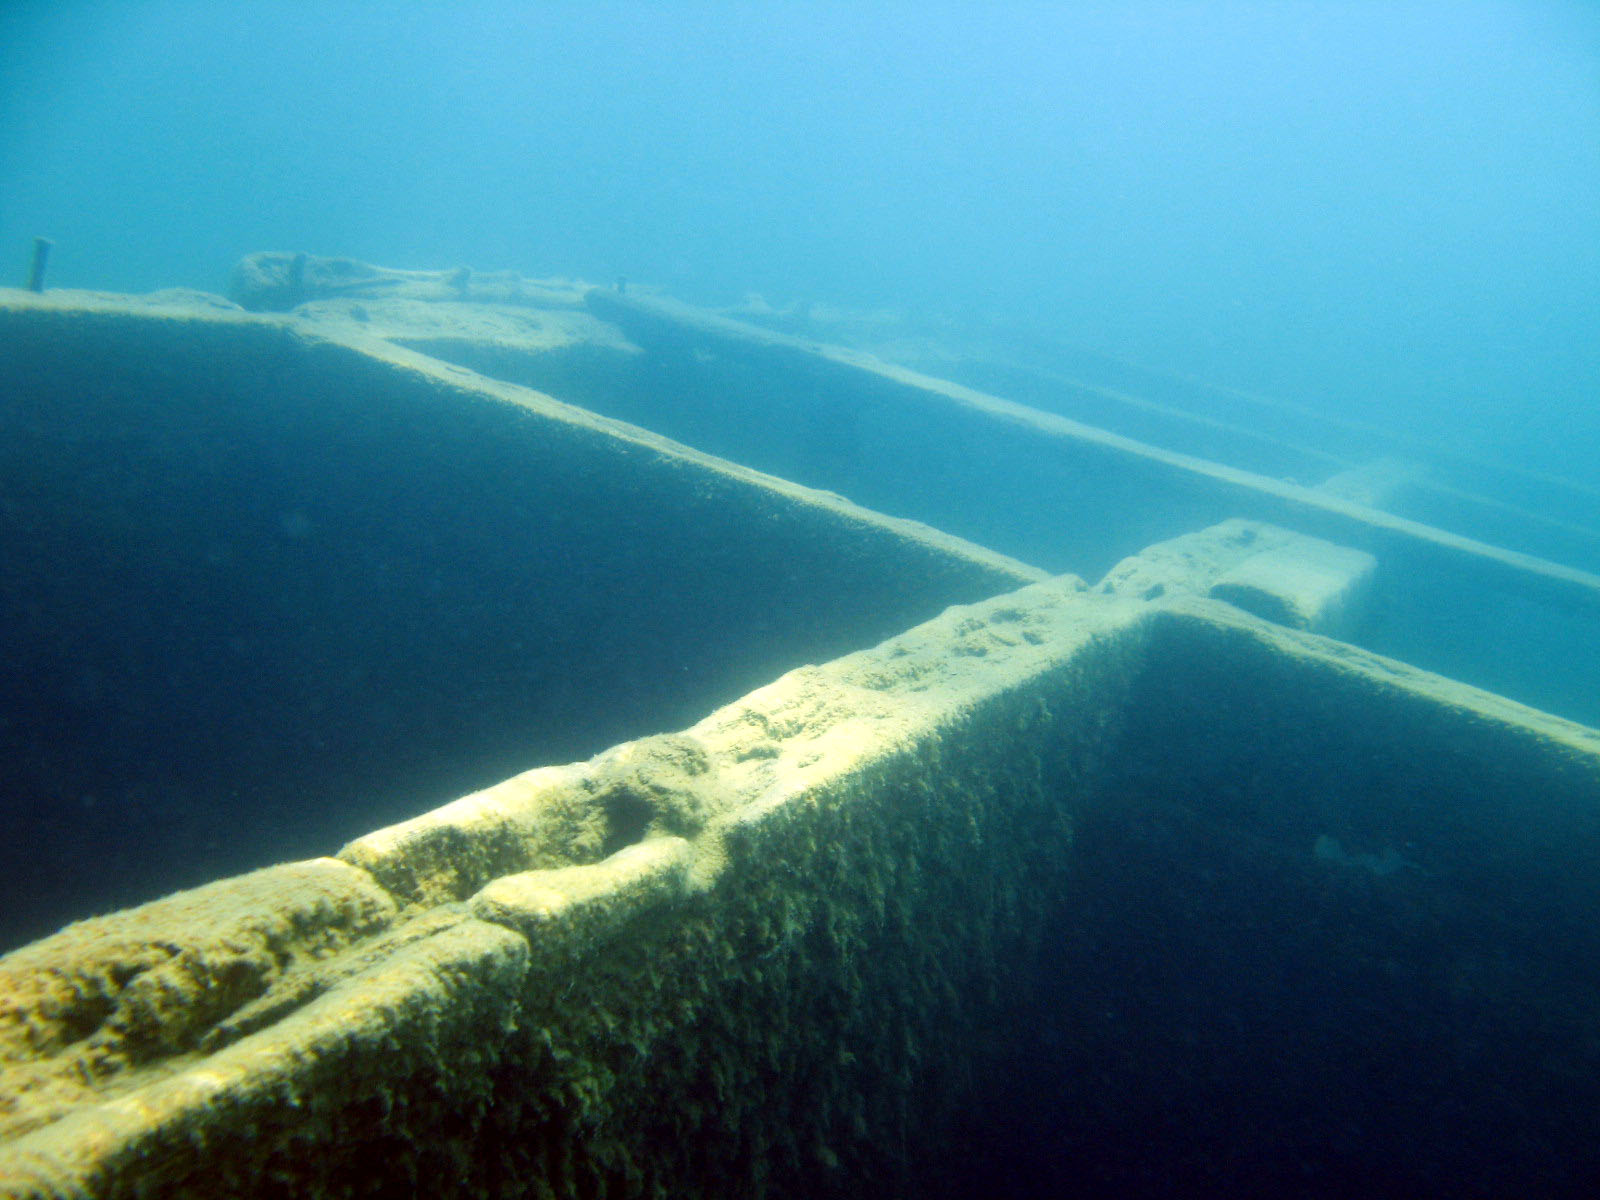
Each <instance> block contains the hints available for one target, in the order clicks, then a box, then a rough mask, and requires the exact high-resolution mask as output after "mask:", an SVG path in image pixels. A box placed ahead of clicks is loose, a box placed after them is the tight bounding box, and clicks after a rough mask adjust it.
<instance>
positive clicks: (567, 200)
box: [0, 0, 1600, 483]
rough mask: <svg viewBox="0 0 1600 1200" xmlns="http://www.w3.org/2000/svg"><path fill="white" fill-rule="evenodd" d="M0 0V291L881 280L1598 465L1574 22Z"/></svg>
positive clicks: (1559, 18) (736, 290) (1150, 10)
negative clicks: (461, 274) (299, 277)
mask: <svg viewBox="0 0 1600 1200" xmlns="http://www.w3.org/2000/svg"><path fill="white" fill-rule="evenodd" d="M0 14H3V15H0V272H3V275H10V276H13V277H14V278H13V279H3V275H0V279H3V281H4V282H8V283H9V282H17V283H20V282H21V280H22V278H23V277H24V275H25V273H26V269H27V260H28V254H29V250H30V246H31V238H32V237H33V236H34V235H45V236H49V237H51V238H53V239H55V241H56V243H57V246H56V251H55V255H54V258H53V260H52V263H51V272H50V282H51V283H52V284H54V285H59V286H75V287H95V288H106V289H114V290H148V289H154V288H159V287H168V286H174V285H184V286H192V287H201V288H206V289H209V290H215V291H220V290H222V289H223V288H224V287H225V284H226V278H227V272H228V270H229V268H230V266H231V264H232V263H233V262H234V261H235V260H236V259H237V258H239V257H240V256H241V255H244V254H246V253H249V252H252V251H256V250H263V249H287V250H305V251H308V252H311V253H314V254H324V255H349V256H353V257H356V258H361V259H365V260H368V261H372V262H377V263H381V264H384V265H389V266H410V267H431V268H437V267H448V266H455V265H462V264H464V265H471V266H473V267H474V268H476V269H480V270H494V269H503V268H511V269H515V270H519V271H521V272H523V273H524V274H528V275H572V276H577V277H581V278H586V279H590V280H595V281H609V280H611V279H613V278H615V277H618V276H627V277H629V278H630V279H634V280H639V281H648V282H653V283H658V284H662V285H665V286H667V287H668V288H670V289H672V290H673V291H675V292H677V293H678V294H680V295H682V296H685V297H687V298H690V299H695V300H700V301H705V302H713V303H715V302H723V301H733V300H737V299H738V298H739V297H741V296H742V295H743V294H744V293H746V292H749V291H755V292H759V293H761V294H763V295H764V296H766V297H767V298H768V299H769V300H771V301H772V302H774V303H783V302H787V301H791V300H794V299H810V300H817V301H824V302H831V303H835V304H843V305H854V306H892V307H897V308H899V309H901V310H904V311H907V312H910V313H920V314H936V315H951V316H955V317H957V318H958V319H963V320H965V319H971V320H972V321H974V322H975V323H979V322H981V323H985V324H987V323H990V322H993V321H997V320H998V321H1001V322H1007V323H1016V324H1017V325H1018V326H1026V327H1029V328H1032V329H1035V330H1040V329H1042V330H1049V331H1051V332H1052V333H1054V334H1056V335H1058V336H1059V337H1061V338H1062V339H1063V340H1065V341H1067V342H1070V343H1073V344H1076V345H1079V346H1082V347H1085V348H1088V349H1091V350H1095V351H1102V352H1106V353H1112V354H1116V355H1120V356H1124V357H1126V358H1130V359H1132V360H1134V361H1137V362H1141V363H1145V364H1149V365H1151V366H1155V367H1160V368H1164V369H1168V370H1173V371H1178V372H1182V373H1184V374H1187V375H1192V376H1195V377H1198V378H1201V379H1204V380H1207V381H1209V382H1212V383H1216V384H1219V385H1226V386H1232V387H1239V388H1245V389H1250V390H1252V391H1258V392H1261V393H1264V394H1266V395H1269V396H1273V397H1277V398H1282V399H1285V400H1292V401H1296V402H1301V403H1306V404H1310V405H1313V406H1315V407H1316V408H1318V409H1320V410H1321V411H1323V412H1325V413H1329V414H1332V415H1337V416H1341V417H1347V418H1353V419H1360V420H1376V421H1379V422H1381V423H1382V424H1384V425H1385V426H1387V427H1389V428H1392V429H1395V430H1397V431H1400V432H1407V433H1423V434H1425V435H1427V436H1428V437H1429V438H1430V439H1433V440H1436V441H1437V442H1438V443H1439V444H1440V445H1441V446H1444V447H1447V448H1449V449H1452V450H1456V451H1467V452H1471V453H1474V454H1478V455H1486V456H1493V457H1496V458H1499V459H1501V460H1503V461H1508V462H1514V463H1517V464H1519V465H1522V466H1527V467H1534V468H1538V469H1542V470H1550V471H1555V472H1559V473H1561V474H1564V475H1566V476H1568V477H1570V478H1574V479H1577V480H1580V481H1583V482H1590V483H1592V482H1594V481H1595V479H1596V477H1597V474H1600V473H1597V471H1596V469H1595V461H1596V459H1597V451H1600V6H1595V5H1586V4H1576V3H1566V4H1561V3H1549V2H1537V0H1529V2H1526V3H1510V2H1505V3H1481V2H1476V0H1467V2H1464V3H1463V2H1461V0H1449V2H1437V3H1410V2H1406V0H1398V2H1395V3H1382V4H1379V3H1359V2H1347V3H1320V4H1319V3H1296V2H1289V3H1282V2H1277V3H1265V2H1261V3H1229V2H1205V3H1186V4H1184V3H1160V4H1144V3H1129V4H1067V3H1061V4H1046V5H1023V4H1005V3H1002V4H968V5H937V4H910V3H906V4H874V3H855V4H800V3H780V4H753V3H747V4H707V3H690V2H684V3H656V4H647V3H633V4H616V3H599V4H575V3H574V4H544V3H509V2H502V3H466V4H444V3H434V4H424V3H414V2H413V3H406V2H400V3H364V4H357V3H341V2H332V3H310V2H309V0H306V2H292V0H281V2H275V3H273V2H269V3H239V4H213V3H197V2H191V0H145V2H129V3H95V2H88V0H62V2H58V3H40V2H34V0H8V2H7V3H6V4H5V5H4V6H3V7H0ZM7 262H9V263H10V266H9V267H7V266H5V265H4V264H5V263H7Z"/></svg>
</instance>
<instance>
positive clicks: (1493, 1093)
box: [0, 253, 1600, 1200]
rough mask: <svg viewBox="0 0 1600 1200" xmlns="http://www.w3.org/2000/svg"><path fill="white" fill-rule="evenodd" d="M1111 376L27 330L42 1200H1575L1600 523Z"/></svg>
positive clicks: (667, 308)
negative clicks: (1252, 1197)
mask: <svg viewBox="0 0 1600 1200" xmlns="http://www.w3.org/2000/svg"><path fill="white" fill-rule="evenodd" d="M1084 368H1085V364H1084V362H1083V361H1081V360H1074V359H1072V357H1071V355H1070V353H1069V352H1067V351H1065V350H1063V349H1062V348H1060V347H1052V346H1050V345H1044V344H1038V343H1035V344H1032V345H1030V346H1028V347H1025V348H1018V347H1017V346H1010V347H1004V348H997V347H996V346H995V345H994V344H992V342H990V341H984V340H981V339H977V338H972V339H969V340H966V341H963V339H962V338H961V336H960V331H952V330H948V329H946V330H940V331H936V332H935V333H934V334H930V333H929V332H928V331H927V330H925V329H909V328H906V327H904V326H902V325H899V324H896V323H895V322H893V321H888V320H883V319H879V318H863V317H860V316H858V315H852V314H844V313H834V312H830V311H827V310H824V309H822V308H820V307H819V306H811V307H808V308H805V309H797V310H789V311H785V312H781V313H780V312H776V311H775V310H773V309H772V308H771V307H770V306H767V305H765V304H757V303H751V304H749V305H747V306H745V308H744V309H742V310H741V311H739V312H737V313H727V312H723V313H718V312H710V311H707V310H704V309H700V308H695V307H693V306H690V305H687V304H684V303H682V302H679V301H677V300H674V299H672V298H670V297H668V296H666V295H664V294H662V293H660V292H658V291H654V290H652V289H650V288H649V287H646V286H643V285H640V284H638V283H632V284H630V285H629V286H628V287H627V288H626V289H625V290H624V289H620V288H617V287H590V286H587V285H584V284H581V283H578V282H574V281H567V280H538V279H525V278H522V277H520V276H518V275H516V274H514V273H511V272H499V273H477V272H473V271H470V270H467V269H464V268H457V269H449V270H444V271H400V270H390V269H385V268H378V267H372V266H369V265H366V264H361V263H357V262H353V261H351V260H345V259H324V258H317V257H313V256H310V255H306V254H280V253H268V254H259V255H253V256H251V257H250V258H248V259H246V260H244V261H243V262H242V263H240V264H239V266H238V268H237V269H236V271H235V275H234V282H233V286H232V295H231V298H229V299H224V298H222V297H217V296H209V295H205V294H202V293H194V292H184V291H172V292H158V293H154V294H152V295H149V296H122V295H110V294H102V293H90V292H78V291H70V290H62V289H52V290H49V291H45V292H38V293H36V292H32V291H28V290H25V289H15V290H0V396H3V397H4V402H3V404H0V433H3V438H0V445H3V446H4V448H5V449H4V453H5V454H6V456H7V461H6V469H5V471H4V473H3V475H0V537H3V539H4V540H3V546H0V550H3V554H4V556H5V559H4V560H5V562H6V570H5V572H4V576H3V579H0V596H3V598H4V603H5V613H6V616H5V621H4V622H3V626H0V642H3V651H4V654H5V658H6V661H7V662H8V663H9V664H10V670H9V671H7V672H6V673H5V676H4V681H3V683H0V686H3V687H4V688H5V690H6V691H5V695H4V696H3V697H0V712H3V713H4V714H5V718H4V720H3V722H0V748H3V752H4V753H3V759H0V761H3V763H4V769H5V772H6V779H5V785H6V786H5V792H4V798H3V800H0V804H3V805H4V806H5V811H6V813H7V820H8V822H9V823H10V825H11V827H12V828H14V829H15V830H16V831H17V833H16V835H15V836H13V837H11V838H9V839H6V840H5V842H4V843H3V844H0V866H3V867H4V870H5V872H6V875H7V879H8V885H9V894H10V899H9V901H8V907H7V909H6V911H5V912H4V913H0V949H5V950H9V953H7V954H5V956H4V957H3V958H0V1196H4V1197H7V1198H19V1200H20V1198H23V1197H27V1198H30V1200H45V1198H59V1200H65V1198H67V1197H71V1198H74V1200H80V1198H88V1197H94V1198H102V1197H103V1198H111V1197H145V1196H163V1197H181V1196H194V1197H202V1196H203V1197H214V1196H218V1195H237V1196H284V1197H290V1196H292V1197H319V1196H330V1197H331V1196H341V1197H347V1196H394V1195H411V1194H428V1195H434V1196H441V1197H454V1196H460V1197H522V1196H527V1197H543V1198H554V1197H585V1198H601V1197H611V1198H614V1197H666V1196H672V1197H685V1196H706V1197H728V1196H740V1197H814V1196H838V1197H847V1196H863V1195H883V1196H919V1197H920V1196H958V1195H1001V1194H1016V1195H1026V1194H1073V1195H1083V1196H1099V1195H1104V1196H1114V1195H1138V1194H1151V1189H1152V1188H1154V1187H1156V1185H1157V1184H1159V1185H1161V1186H1164V1187H1167V1188H1169V1189H1170V1194H1190V1195H1204V1194H1212V1195H1220V1194H1270V1193H1271V1192H1272V1190H1273V1188H1275V1187H1278V1188H1286V1189H1289V1190H1288V1191H1287V1192H1286V1193H1284V1194H1303V1195H1329V1196H1332V1195H1350V1194H1358V1193H1357V1189H1361V1188H1365V1189H1367V1190H1369V1191H1371V1190H1374V1189H1376V1190H1387V1191H1388V1192H1389V1193H1390V1194H1402V1193H1405V1194H1415V1195H1439V1194H1482V1195H1516V1194H1523V1195H1552V1196H1554V1195H1581V1194H1587V1191H1586V1189H1587V1186H1588V1185H1590V1184H1592V1183H1593V1181H1594V1180H1595V1179H1596V1178H1600V1138H1597V1137H1596V1136H1595V1135H1596V1134H1597V1133H1600V1116H1597V1114H1600V1038H1597V1036H1596V1029H1597V1027H1600V1026H1597V1023H1596V1008H1595V1000H1594V996H1595V982H1596V980H1597V979H1600V932H1597V931H1600V872H1597V870H1596V865H1595V864H1596V863H1597V862H1600V732H1597V731H1596V729H1595V726H1596V725H1600V688H1597V687H1596V681H1597V680H1600V574H1597V573H1596V572H1600V495H1597V494H1596V493H1595V492H1594V491H1592V490H1589V489H1586V488H1585V487H1583V486H1580V485H1578V484H1574V483H1570V482H1566V481H1561V480H1555V479H1550V478H1546V477H1535V476H1530V475H1521V474H1517V473H1515V472H1513V471H1510V470H1508V469H1506V468H1504V467H1502V466H1495V465H1492V464H1484V463H1473V462H1466V461H1460V460H1456V459H1452V458H1449V457H1447V456H1444V455H1442V454H1439V453H1437V452H1434V451H1432V450H1430V448H1428V447H1424V446H1418V445H1415V444H1411V443H1407V442H1405V441H1403V440H1401V439H1397V438H1393V437H1389V436H1387V435H1385V434H1383V433H1381V432H1380V431H1375V430H1370V429H1361V428H1356V427H1352V426H1346V425H1339V424H1336V423H1333V422H1330V421H1327V420H1325V419H1323V418H1321V417H1319V416H1317V415H1316V414H1313V413H1309V412H1306V411H1303V410H1299V409H1294V408H1290V407H1287V406H1273V405H1270V404H1267V403H1265V402H1262V401H1259V400H1257V399H1254V398H1241V397H1238V396H1225V395H1220V394H1218V395H1212V396H1208V397H1200V396H1198V395H1196V394H1187V395H1185V394H1180V393H1179V392H1178V391H1177V390H1176V389H1172V388H1168V389H1166V390H1165V391H1163V392H1162V393H1161V394H1160V395H1154V394H1141V393H1138V392H1136V391H1135V390H1131V387H1130V383H1129V381H1128V380H1127V379H1111V378H1109V377H1101V378H1096V377H1093V376H1092V373H1087V374H1086V373H1085V370H1084ZM1352 1131H1358V1132H1352ZM1462 1180H1470V1181H1471V1188H1470V1189H1467V1190H1466V1191H1462V1190H1461V1187H1460V1186H1458V1182H1459V1181H1462ZM1380 1185H1381V1187H1380ZM1030 1189H1031V1190H1030ZM1453 1189H1454V1190H1453Z"/></svg>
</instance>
